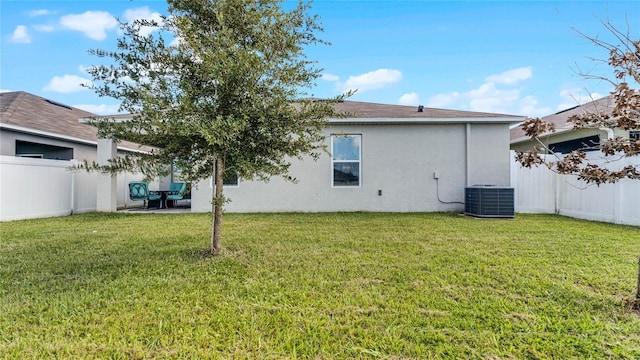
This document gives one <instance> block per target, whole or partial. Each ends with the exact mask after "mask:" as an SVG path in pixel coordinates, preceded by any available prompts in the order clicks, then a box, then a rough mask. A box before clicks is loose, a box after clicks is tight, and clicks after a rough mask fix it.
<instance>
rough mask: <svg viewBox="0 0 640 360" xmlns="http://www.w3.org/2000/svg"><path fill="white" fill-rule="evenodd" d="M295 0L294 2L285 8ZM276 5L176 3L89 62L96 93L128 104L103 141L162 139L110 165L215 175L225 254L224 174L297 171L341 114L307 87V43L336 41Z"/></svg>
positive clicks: (214, 248) (129, 26)
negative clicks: (101, 61)
mask: <svg viewBox="0 0 640 360" xmlns="http://www.w3.org/2000/svg"><path fill="white" fill-rule="evenodd" d="M284 5H288V6H289V7H291V9H285V6H284ZM291 5H292V4H290V3H289V4H283V3H282V2H281V1H279V0H215V1H214V0H169V1H168V12H169V15H168V16H164V17H163V18H162V20H161V21H159V22H156V21H147V20H137V21H133V22H131V23H122V24H121V26H122V30H123V36H122V37H121V38H120V39H119V40H118V43H117V50H115V51H105V50H91V51H90V52H91V53H92V54H94V55H96V56H99V57H102V58H107V59H111V60H112V62H113V63H111V64H106V65H97V66H93V67H91V68H90V69H89V73H90V74H91V76H92V77H93V80H94V85H92V88H93V89H94V90H95V91H96V92H97V93H98V94H99V95H101V96H109V97H113V98H116V99H119V100H121V101H122V102H121V106H120V110H121V111H122V112H128V113H130V114H132V117H131V119H130V120H129V121H124V122H123V121H117V120H115V119H111V120H110V119H100V120H96V121H94V124H95V125H96V126H97V127H98V133H99V136H101V137H107V138H114V139H126V140H129V141H134V142H137V143H140V144H144V145H149V146H153V147H154V150H153V151H152V152H149V153H129V154H126V155H125V156H122V157H119V158H117V159H114V160H113V161H112V162H111V163H110V164H109V165H107V166H102V167H100V166H98V165H95V164H94V165H93V166H92V165H89V164H87V165H86V166H87V167H88V168H94V169H99V170H102V171H110V172H119V171H124V170H139V171H142V172H143V173H144V174H145V175H147V176H149V177H155V176H158V175H166V174H167V173H168V166H170V164H172V163H173V164H175V166H177V167H179V168H180V169H181V171H182V177H183V178H184V179H185V180H187V181H192V182H195V181H198V180H202V179H207V178H210V177H212V176H214V177H215V185H216V186H215V192H214V194H213V198H212V212H213V214H214V215H213V222H212V239H211V249H210V250H211V252H213V253H218V252H220V251H221V232H220V230H221V224H222V220H221V218H222V207H223V204H224V202H225V199H224V197H223V192H222V189H223V178H224V176H225V175H226V174H229V172H234V173H237V174H238V176H239V177H241V178H244V179H254V178H257V179H260V180H267V179H269V178H270V177H272V176H278V175H281V176H285V177H288V175H287V174H288V169H289V167H290V165H291V162H290V160H291V159H293V158H299V157H302V156H303V155H305V154H310V155H311V156H312V157H314V158H317V157H318V156H319V155H320V151H322V149H323V140H324V138H323V135H322V131H321V130H322V128H323V127H324V125H325V121H326V119H327V118H328V117H332V116H338V114H336V113H335V111H334V107H333V103H334V102H336V101H341V100H342V99H343V98H344V96H339V97H336V98H333V99H329V100H328V101H313V100H312V99H311V96H310V94H309V93H308V91H309V90H310V89H311V88H312V86H313V85H314V82H315V80H316V79H317V78H318V77H320V75H321V69H320V68H318V67H316V62H315V61H313V60H311V59H308V58H307V57H306V55H305V48H306V47H308V46H312V45H322V44H327V43H326V42H324V41H323V40H321V39H320V38H318V37H317V35H316V34H317V33H318V32H321V31H322V28H321V25H320V21H319V19H318V17H317V16H314V15H310V14H309V11H310V9H311V5H310V3H308V2H303V1H300V2H299V3H297V4H296V5H295V6H291Z"/></svg>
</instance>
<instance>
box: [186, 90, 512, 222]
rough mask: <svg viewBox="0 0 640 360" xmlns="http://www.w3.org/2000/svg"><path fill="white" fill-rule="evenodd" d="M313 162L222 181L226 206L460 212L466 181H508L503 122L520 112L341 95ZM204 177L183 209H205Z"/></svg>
mask: <svg viewBox="0 0 640 360" xmlns="http://www.w3.org/2000/svg"><path fill="white" fill-rule="evenodd" d="M336 106H337V110H339V111H343V112H347V113H350V114H355V116H354V117H351V118H344V119H330V120H329V121H328V126H327V128H326V129H325V130H324V134H325V135H326V137H327V138H326V146H327V150H329V152H330V153H331V154H332V156H330V155H329V154H323V156H321V157H320V159H318V160H317V161H313V159H311V158H305V159H304V160H303V161H300V160H298V159H293V160H292V166H291V168H290V175H291V176H292V177H294V178H296V179H297V183H291V182H287V181H285V180H283V179H282V178H280V177H274V178H272V179H271V181H269V182H267V183H264V182H259V181H245V180H237V179H228V181H226V185H225V190H224V193H225V196H226V197H227V198H228V199H229V200H230V202H229V203H227V204H226V205H225V209H226V210H227V211H229V212H277V211H283V212H284V211H294V212H323V211H395V212H428V211H461V210H463V209H464V201H465V199H464V190H465V187H467V186H471V185H481V184H482V185H497V186H509V185H510V183H509V182H510V164H511V159H510V153H509V126H510V125H512V124H514V123H518V122H520V121H522V120H524V118H523V117H520V116H513V115H503V114H493V113H482V112H469V111H457V110H444V109H433V108H425V107H422V106H420V107H413V106H400V105H385V104H375V103H366V102H356V101H345V102H342V103H339V104H337V105H336ZM212 194H213V186H212V181H211V179H209V180H207V181H201V182H200V183H198V184H194V186H193V187H192V200H191V209H192V211H194V212H196V211H197V212H204V211H211V199H212Z"/></svg>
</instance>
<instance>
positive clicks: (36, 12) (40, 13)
mask: <svg viewBox="0 0 640 360" xmlns="http://www.w3.org/2000/svg"><path fill="white" fill-rule="evenodd" d="M49 14H51V11H49V10H47V9H39V10H32V11H29V12H28V13H27V15H29V16H30V17H37V16H44V15H49Z"/></svg>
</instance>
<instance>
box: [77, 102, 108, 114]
mask: <svg viewBox="0 0 640 360" xmlns="http://www.w3.org/2000/svg"><path fill="white" fill-rule="evenodd" d="M73 107H75V108H78V109H82V110H84V111H88V112H91V113H94V114H97V115H115V114H117V113H118V108H119V105H105V104H101V105H91V104H81V105H73Z"/></svg>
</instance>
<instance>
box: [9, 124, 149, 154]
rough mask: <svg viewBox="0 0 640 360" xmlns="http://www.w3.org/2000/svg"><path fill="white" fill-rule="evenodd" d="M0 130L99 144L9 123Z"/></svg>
mask: <svg viewBox="0 0 640 360" xmlns="http://www.w3.org/2000/svg"><path fill="white" fill-rule="evenodd" d="M0 128H2V129H7V130H11V131H15V132H20V133H24V134H29V135H36V136H42V137H46V138H50V139H56V140H65V141H69V142H73V143H76V144H83V145H91V146H98V142H97V141H93V140H86V139H80V138H77V137H73V136H68V135H62V134H56V133H52V132H48V131H42V130H35V129H30V128H25V127H21V126H16V125H11V124H7V123H0ZM117 148H118V150H122V151H128V152H139V153H144V152H146V151H143V150H140V149H132V148H129V147H125V146H120V145H118V146H117Z"/></svg>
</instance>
